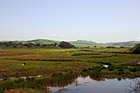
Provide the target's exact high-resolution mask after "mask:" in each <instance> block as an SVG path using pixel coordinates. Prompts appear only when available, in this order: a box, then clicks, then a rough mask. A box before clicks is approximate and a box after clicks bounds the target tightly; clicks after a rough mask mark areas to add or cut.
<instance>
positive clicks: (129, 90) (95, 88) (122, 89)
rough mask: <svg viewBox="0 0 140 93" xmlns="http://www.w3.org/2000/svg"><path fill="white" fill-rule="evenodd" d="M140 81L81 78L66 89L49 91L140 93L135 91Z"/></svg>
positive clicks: (60, 92)
mask: <svg viewBox="0 0 140 93" xmlns="http://www.w3.org/2000/svg"><path fill="white" fill-rule="evenodd" d="M139 81H140V78H134V79H128V78H127V79H103V80H95V79H91V78H90V76H87V77H81V76H80V77H78V78H77V79H76V80H75V81H74V82H73V83H72V84H69V85H67V86H65V87H49V89H50V91H52V92H54V93H140V92H135V91H134V89H135V88H136V86H137V85H136V83H138V82H139Z"/></svg>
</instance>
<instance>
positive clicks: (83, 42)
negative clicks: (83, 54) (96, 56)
mask: <svg viewBox="0 0 140 93" xmlns="http://www.w3.org/2000/svg"><path fill="white" fill-rule="evenodd" d="M71 43H78V44H96V42H93V41H87V40H77V41H71Z"/></svg>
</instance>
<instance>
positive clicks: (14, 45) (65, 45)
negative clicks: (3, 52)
mask: <svg viewBox="0 0 140 93" xmlns="http://www.w3.org/2000/svg"><path fill="white" fill-rule="evenodd" d="M0 48H76V47H75V46H74V45H72V44H70V43H69V42H65V41H62V42H60V43H59V44H58V43H54V44H40V43H36V44H33V43H25V44H23V43H21V42H14V41H9V42H0Z"/></svg>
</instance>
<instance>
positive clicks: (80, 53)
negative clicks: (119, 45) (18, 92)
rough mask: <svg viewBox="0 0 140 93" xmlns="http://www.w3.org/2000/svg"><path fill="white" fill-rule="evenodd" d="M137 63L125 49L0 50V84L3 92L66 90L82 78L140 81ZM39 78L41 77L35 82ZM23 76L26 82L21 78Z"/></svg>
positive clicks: (136, 59) (135, 55) (138, 60)
mask: <svg viewBox="0 0 140 93" xmlns="http://www.w3.org/2000/svg"><path fill="white" fill-rule="evenodd" d="M138 62H140V55H139V54H134V53H131V51H128V49H125V48H123V49H38V48H36V49H28V48H27V49H23V48H21V49H0V79H1V80H4V81H0V91H3V90H6V91H8V90H9V89H10V90H11V89H19V88H23V89H33V90H43V89H44V87H45V86H65V85H67V84H70V83H72V82H73V81H74V80H75V79H76V77H78V76H79V75H82V76H88V75H89V76H90V77H91V78H93V79H97V78H98V79H102V78H128V77H137V76H140V69H139V68H140V65H139V64H137V63H138ZM104 64H105V65H108V67H107V68H106V67H104V66H103V65H104ZM37 75H40V76H41V77H39V78H33V77H35V76H37ZM24 76H26V77H27V78H26V79H21V78H20V77H24ZM30 76H32V78H30ZM18 77H19V79H15V80H10V78H18Z"/></svg>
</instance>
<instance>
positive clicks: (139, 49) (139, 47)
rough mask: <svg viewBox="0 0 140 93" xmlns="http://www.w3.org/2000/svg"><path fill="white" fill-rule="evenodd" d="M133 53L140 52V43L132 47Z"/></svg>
mask: <svg viewBox="0 0 140 93" xmlns="http://www.w3.org/2000/svg"><path fill="white" fill-rule="evenodd" d="M131 51H132V53H135V54H140V43H139V44H136V45H135V46H134V47H133V48H132V49H131Z"/></svg>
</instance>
